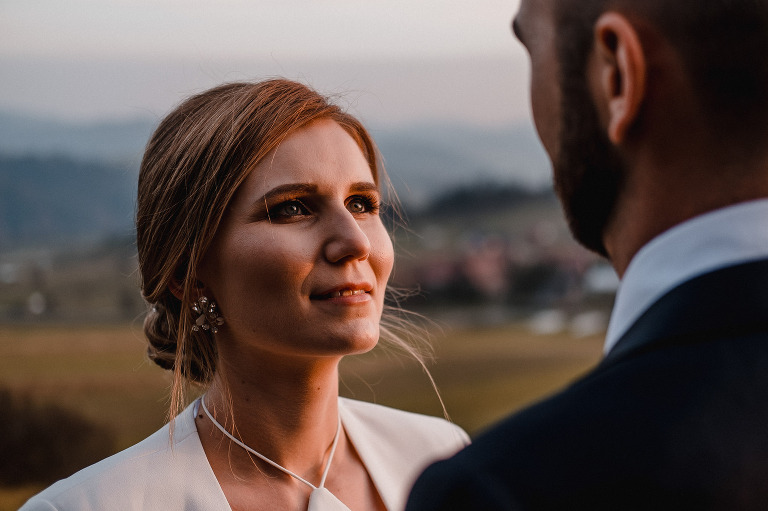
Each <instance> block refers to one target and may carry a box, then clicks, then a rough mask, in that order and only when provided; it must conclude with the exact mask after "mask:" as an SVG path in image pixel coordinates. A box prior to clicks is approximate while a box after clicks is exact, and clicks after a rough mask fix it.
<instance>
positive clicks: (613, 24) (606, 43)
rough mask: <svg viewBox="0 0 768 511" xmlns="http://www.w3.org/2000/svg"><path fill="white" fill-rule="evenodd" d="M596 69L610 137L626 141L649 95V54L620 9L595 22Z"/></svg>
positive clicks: (594, 64) (599, 94)
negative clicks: (647, 89)
mask: <svg viewBox="0 0 768 511" xmlns="http://www.w3.org/2000/svg"><path fill="white" fill-rule="evenodd" d="M594 36H595V41H594V54H593V56H594V58H595V60H594V61H593V67H592V72H594V73H597V75H596V77H595V78H596V80H594V81H593V82H592V83H593V84H595V85H597V87H598V90H596V91H593V92H594V93H595V94H596V99H597V101H600V102H602V103H603V104H604V106H605V107H606V108H605V111H606V112H607V132H608V138H609V139H610V140H611V142H613V143H614V144H620V143H622V142H624V141H625V139H626V136H627V132H628V131H629V129H630V128H631V126H632V124H633V123H634V122H635V121H636V120H637V116H638V113H639V111H640V107H641V106H642V104H643V101H644V99H645V94H646V78H647V74H646V73H647V66H648V63H647V61H646V56H645V53H644V51H643V47H642V45H641V43H640V37H639V35H638V33H637V30H636V29H635V27H634V26H633V25H632V23H630V22H629V20H627V18H625V17H624V16H623V15H621V14H619V13H617V12H606V13H604V14H603V15H601V16H600V17H599V18H598V20H597V22H596V23H595V34H594Z"/></svg>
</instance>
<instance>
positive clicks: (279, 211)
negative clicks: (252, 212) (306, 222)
mask: <svg viewBox="0 0 768 511" xmlns="http://www.w3.org/2000/svg"><path fill="white" fill-rule="evenodd" d="M267 212H268V214H269V216H270V218H272V219H275V218H284V219H291V218H296V217H302V216H306V215H309V214H311V212H310V210H309V208H308V207H307V206H306V205H304V203H303V202H301V201H300V200H298V199H291V200H287V201H283V202H281V203H279V204H277V206H276V207H273V208H269V209H268V210H267Z"/></svg>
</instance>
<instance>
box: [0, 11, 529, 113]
mask: <svg viewBox="0 0 768 511" xmlns="http://www.w3.org/2000/svg"><path fill="white" fill-rule="evenodd" d="M518 5H519V0H66V1H62V0H0V69H2V71H0V73H1V79H0V110H5V111H14V112H20V113H27V114H34V115H36V116H39V117H53V118H57V119H65V120H76V121H93V120H107V119H130V118H146V117H153V118H158V117H160V116H162V115H163V114H164V113H166V112H167V111H168V110H169V109H170V108H171V107H172V106H173V105H174V104H176V103H178V102H179V101H180V100H182V99H183V98H184V97H186V96H188V95H190V94H192V93H194V92H197V91H200V90H203V89H205V88H208V87H211V86H214V85H216V84H218V83H221V82H225V81H234V80H253V79H263V78H267V77H272V76H285V77H287V78H292V79H298V80H300V81H303V82H305V83H308V84H310V85H312V86H314V87H315V88H317V89H319V90H320V91H322V92H324V93H326V94H334V95H337V94H338V95H339V98H340V101H341V102H342V103H343V104H345V106H347V108H349V109H350V110H352V111H353V113H355V114H356V115H359V116H360V117H361V118H362V119H363V121H364V122H372V123H375V124H380V125H403V124H409V123H418V122H424V121H441V120H444V121H460V122H468V123H472V124H476V125H505V124H510V123H517V122H529V121H530V113H529V106H528V90H527V89H528V63H527V59H526V56H525V53H524V51H523V49H522V47H521V46H520V45H519V43H517V41H516V40H515V39H514V37H513V36H512V34H511V32H510V28H509V27H510V22H511V19H512V17H513V16H514V14H515V12H516V11H517V8H518Z"/></svg>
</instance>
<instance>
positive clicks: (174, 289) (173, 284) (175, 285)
mask: <svg viewBox="0 0 768 511" xmlns="http://www.w3.org/2000/svg"><path fill="white" fill-rule="evenodd" d="M168 291H170V292H171V294H172V295H173V296H175V297H176V298H177V299H178V300H179V301H180V302H181V301H183V299H184V286H183V285H182V283H181V282H180V281H178V280H177V279H176V278H173V279H171V281H170V282H169V283H168Z"/></svg>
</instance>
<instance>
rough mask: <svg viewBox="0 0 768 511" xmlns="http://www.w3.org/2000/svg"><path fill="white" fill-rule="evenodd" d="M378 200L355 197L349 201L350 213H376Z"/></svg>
mask: <svg viewBox="0 0 768 511" xmlns="http://www.w3.org/2000/svg"><path fill="white" fill-rule="evenodd" d="M378 206H379V205H378V202H377V201H375V200H373V199H369V198H366V197H353V198H351V199H350V200H349V201H348V202H347V209H348V210H349V212H350V213H353V214H357V213H375V212H377V211H378Z"/></svg>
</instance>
